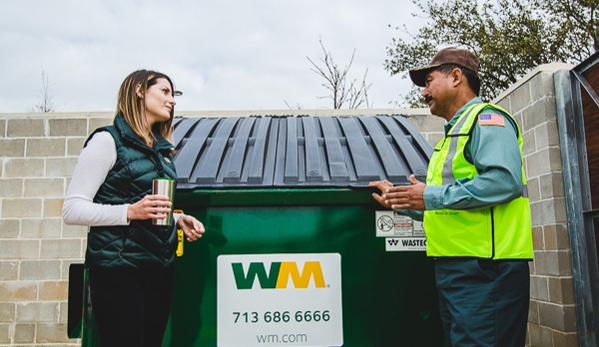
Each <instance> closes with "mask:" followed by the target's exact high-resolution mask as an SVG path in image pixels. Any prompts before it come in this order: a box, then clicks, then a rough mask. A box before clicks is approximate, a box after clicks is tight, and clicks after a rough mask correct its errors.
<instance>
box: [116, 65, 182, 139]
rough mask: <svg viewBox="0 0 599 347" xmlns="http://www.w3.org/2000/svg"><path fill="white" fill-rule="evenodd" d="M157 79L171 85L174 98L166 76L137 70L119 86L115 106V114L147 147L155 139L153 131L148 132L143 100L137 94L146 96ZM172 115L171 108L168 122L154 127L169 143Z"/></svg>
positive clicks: (173, 90)
mask: <svg viewBox="0 0 599 347" xmlns="http://www.w3.org/2000/svg"><path fill="white" fill-rule="evenodd" d="M159 78H166V80H167V81H168V82H169V83H170V85H171V90H172V92H173V96H174V95H175V88H174V86H173V82H172V81H171V79H170V78H169V77H168V76H167V75H165V74H163V73H160V72H156V71H150V70H137V71H134V72H132V73H131V74H130V75H129V76H127V78H125V80H124V81H123V83H122V84H121V87H120V88H119V94H118V99H117V104H116V112H117V113H121V114H122V115H123V117H124V118H125V121H126V122H127V123H128V124H129V126H131V128H132V129H133V131H134V132H135V133H136V134H137V135H138V136H139V137H140V138H141V139H142V140H143V141H144V142H145V143H146V144H148V145H149V146H151V144H152V143H153V142H154V140H155V139H156V138H155V136H154V132H153V129H150V132H148V129H149V128H150V126H149V123H148V119H147V118H146V103H145V101H144V99H142V98H140V97H139V94H141V95H146V91H147V90H148V88H150V87H151V86H153V85H154V84H156V82H157V79H159ZM138 92H139V94H138ZM174 114H175V108H174V107H173V109H172V110H171V117H170V118H169V120H168V121H166V122H161V123H157V124H155V125H154V127H156V129H157V130H158V132H159V133H160V135H161V136H162V137H164V138H165V139H167V140H169V141H170V142H173V117H174Z"/></svg>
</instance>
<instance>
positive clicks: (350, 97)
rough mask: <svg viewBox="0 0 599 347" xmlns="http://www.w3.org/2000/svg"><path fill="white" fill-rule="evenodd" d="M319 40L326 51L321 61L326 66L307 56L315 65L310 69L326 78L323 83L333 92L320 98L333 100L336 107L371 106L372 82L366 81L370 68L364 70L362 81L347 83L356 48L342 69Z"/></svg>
mask: <svg viewBox="0 0 599 347" xmlns="http://www.w3.org/2000/svg"><path fill="white" fill-rule="evenodd" d="M319 42H320V47H321V48H322V51H323V53H324V58H321V59H320V61H321V62H322V63H323V64H324V66H323V67H321V66H318V65H317V64H316V63H315V62H314V61H313V60H312V59H310V58H309V57H306V58H307V59H308V61H309V62H310V63H311V64H312V66H313V67H314V68H313V69H310V70H312V71H314V72H315V73H317V74H318V75H319V76H321V77H322V78H324V79H325V82H324V83H323V84H322V86H323V87H325V88H326V89H328V90H329V92H330V93H331V94H330V95H328V96H321V97H318V98H319V99H331V100H333V108H334V109H340V108H342V107H343V105H347V106H348V108H350V109H356V108H359V107H360V106H362V105H364V106H366V108H371V107H372V105H370V102H369V101H368V89H370V86H371V85H372V83H370V84H367V83H366V77H367V75H368V69H366V71H365V72H364V77H363V78H362V82H361V83H358V82H357V80H355V79H354V80H351V82H349V84H348V83H347V78H348V77H347V73H348V71H349V69H350V68H351V65H352V64H353V62H354V56H355V54H356V50H355V49H354V51H353V53H352V55H351V59H350V61H349V64H347V65H346V66H345V68H343V70H341V69H340V68H339V66H338V65H337V64H336V63H335V61H334V60H333V56H332V54H331V53H330V52H329V51H327V50H326V48H325V47H324V44H323V43H322V39H319Z"/></svg>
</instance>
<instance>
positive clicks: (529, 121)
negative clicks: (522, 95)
mask: <svg viewBox="0 0 599 347" xmlns="http://www.w3.org/2000/svg"><path fill="white" fill-rule="evenodd" d="M522 113H523V114H522V120H523V121H524V128H526V129H531V128H534V127H537V126H539V125H541V124H543V123H546V122H549V121H551V122H555V121H556V119H557V110H556V105H555V100H554V99H542V100H537V101H535V102H534V103H532V104H530V105H529V106H528V107H527V108H526V109H524V110H523V111H522Z"/></svg>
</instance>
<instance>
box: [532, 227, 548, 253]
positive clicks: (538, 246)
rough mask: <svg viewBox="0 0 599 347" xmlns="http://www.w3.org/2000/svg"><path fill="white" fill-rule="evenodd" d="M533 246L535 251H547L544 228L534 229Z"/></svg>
mask: <svg viewBox="0 0 599 347" xmlns="http://www.w3.org/2000/svg"><path fill="white" fill-rule="evenodd" d="M532 245H533V248H534V250H538V251H542V250H544V249H545V238H544V235H543V227H542V226H533V227H532Z"/></svg>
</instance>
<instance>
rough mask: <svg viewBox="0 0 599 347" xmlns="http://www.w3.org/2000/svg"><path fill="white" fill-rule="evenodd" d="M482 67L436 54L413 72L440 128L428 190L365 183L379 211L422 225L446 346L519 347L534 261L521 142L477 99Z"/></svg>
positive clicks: (461, 56) (418, 185)
mask: <svg viewBox="0 0 599 347" xmlns="http://www.w3.org/2000/svg"><path fill="white" fill-rule="evenodd" d="M478 67H479V59H478V58H477V57H476V56H475V55H474V54H472V53H470V52H469V51H467V50H463V49H457V48H453V47H450V48H445V49H442V50H440V51H439V52H438V53H437V54H436V55H435V56H434V57H433V59H432V61H431V62H430V64H429V65H428V66H425V67H421V68H417V69H414V70H411V71H410V78H411V79H412V82H414V84H416V85H418V86H421V87H424V91H423V92H422V96H423V97H424V99H425V101H426V102H427V103H428V104H429V107H430V111H431V113H432V114H433V115H436V116H438V117H442V118H444V119H445V120H447V123H446V125H445V137H444V138H443V139H442V140H441V141H440V143H439V144H438V145H437V146H436V148H435V151H434V153H433V155H432V157H431V159H430V163H429V167H428V172H427V177H426V184H424V183H422V182H419V181H418V180H416V178H415V177H414V175H412V176H411V177H410V185H405V186H395V187H394V186H393V184H392V183H390V182H388V181H377V182H371V184H370V186H372V187H376V188H378V189H379V190H380V191H381V193H380V194H378V193H374V194H373V197H374V199H375V200H377V201H378V202H379V203H380V204H381V205H383V206H384V207H387V208H391V209H393V210H397V211H398V212H399V213H403V214H406V215H409V216H410V217H412V218H414V219H417V220H423V223H424V231H425V234H426V237H427V255H428V256H429V257H433V258H435V281H436V284H437V289H438V292H439V302H440V313H441V319H442V322H443V329H444V333H445V338H446V341H447V343H448V345H449V346H452V347H464V346H473V347H484V346H495V347H510V346H515V347H521V346H524V344H525V339H526V325H527V320H528V304H529V287H530V274H529V269H528V261H530V260H532V258H533V248H532V230H531V218H530V205H529V201H528V194H527V192H526V177H525V175H524V163H523V154H522V133H521V131H520V129H519V127H518V124H517V123H516V121H515V120H514V119H513V118H512V116H511V115H510V114H509V113H508V112H507V111H505V110H504V109H502V108H501V107H499V106H496V105H492V104H486V103H483V102H482V100H481V98H479V97H478V93H479V89H480V80H479V77H478Z"/></svg>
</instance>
